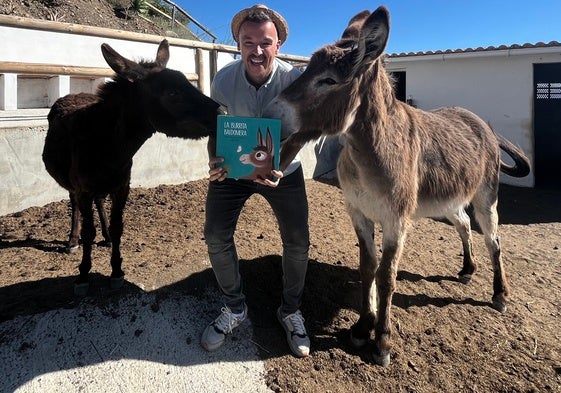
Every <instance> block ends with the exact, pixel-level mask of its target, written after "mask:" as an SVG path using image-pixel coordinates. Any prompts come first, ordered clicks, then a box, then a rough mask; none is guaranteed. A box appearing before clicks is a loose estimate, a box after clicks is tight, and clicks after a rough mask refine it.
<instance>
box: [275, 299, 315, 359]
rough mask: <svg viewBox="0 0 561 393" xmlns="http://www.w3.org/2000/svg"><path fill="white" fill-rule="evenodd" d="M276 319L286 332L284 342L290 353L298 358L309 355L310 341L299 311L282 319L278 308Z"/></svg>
mask: <svg viewBox="0 0 561 393" xmlns="http://www.w3.org/2000/svg"><path fill="white" fill-rule="evenodd" d="M277 318H278V320H279V322H280V324H281V325H282V327H283V328H284V331H285V332H286V340H287V341H288V345H289V346H290V349H291V350H292V353H294V355H296V356H298V357H300V358H302V357H306V356H308V355H309V354H310V339H309V338H308V334H307V333H306V328H305V327H304V317H302V313H301V312H300V310H298V311H296V312H295V313H294V314H289V315H287V316H285V317H283V316H282V315H281V310H280V307H279V308H278V309H277Z"/></svg>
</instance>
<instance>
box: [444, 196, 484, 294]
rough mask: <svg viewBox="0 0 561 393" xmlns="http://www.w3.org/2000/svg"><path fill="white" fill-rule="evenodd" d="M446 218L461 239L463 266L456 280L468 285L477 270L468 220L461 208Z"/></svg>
mask: <svg viewBox="0 0 561 393" xmlns="http://www.w3.org/2000/svg"><path fill="white" fill-rule="evenodd" d="M446 218H448V220H450V221H451V222H452V223H453V224H454V226H455V227H456V231H458V233H459V234H460V238H461V239H462V247H463V249H464V264H463V267H462V270H461V271H460V272H459V273H458V279H459V281H460V282H461V283H464V284H469V283H470V281H471V277H472V275H473V273H475V270H476V269H477V265H476V264H475V262H474V257H473V248H472V240H471V225H470V218H469V216H468V215H467V213H466V211H465V210H464V209H463V208H462V207H460V208H459V209H458V211H456V212H455V213H454V214H451V215H449V216H447V217H446Z"/></svg>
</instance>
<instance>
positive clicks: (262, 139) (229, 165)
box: [216, 115, 281, 180]
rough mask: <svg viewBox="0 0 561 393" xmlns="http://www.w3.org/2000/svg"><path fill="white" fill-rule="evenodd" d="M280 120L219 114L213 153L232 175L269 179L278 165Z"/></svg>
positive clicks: (235, 177) (251, 178)
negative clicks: (220, 158) (214, 151)
mask: <svg viewBox="0 0 561 393" xmlns="http://www.w3.org/2000/svg"><path fill="white" fill-rule="evenodd" d="M280 134H281V121H280V120H279V119H267V118H259V117H240V116H228V115H219V116H218V125H217V133H216V156H217V157H223V158H224V162H222V163H221V166H222V167H224V168H225V170H226V171H227V172H228V177H230V178H233V179H250V180H254V179H257V178H261V179H270V178H271V170H272V169H278V167H279V159H280V157H279V156H280V155H279V149H280Z"/></svg>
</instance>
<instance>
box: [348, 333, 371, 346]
mask: <svg viewBox="0 0 561 393" xmlns="http://www.w3.org/2000/svg"><path fill="white" fill-rule="evenodd" d="M350 340H351V345H352V346H353V347H355V348H362V347H364V346H365V345H366V344H367V343H368V340H367V339H365V338H359V337H355V336H353V330H352V329H351V335H350Z"/></svg>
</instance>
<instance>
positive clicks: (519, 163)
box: [496, 135, 530, 177]
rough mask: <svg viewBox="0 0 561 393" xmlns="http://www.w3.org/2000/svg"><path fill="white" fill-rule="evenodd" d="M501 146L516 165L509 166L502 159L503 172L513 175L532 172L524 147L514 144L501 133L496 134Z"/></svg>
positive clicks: (525, 174)
mask: <svg viewBox="0 0 561 393" xmlns="http://www.w3.org/2000/svg"><path fill="white" fill-rule="evenodd" d="M496 136H497V139H498V141H499V147H500V148H501V150H503V151H504V152H505V153H506V154H508V155H509V156H510V158H512V159H513V161H514V165H513V166H509V165H507V164H505V163H504V162H503V161H501V172H504V173H506V174H507V175H509V176H513V177H524V176H527V175H528V174H529V173H530V160H529V159H528V157H526V155H525V154H524V152H523V151H522V149H520V148H519V147H517V146H515V145H514V144H512V143H511V142H510V141H508V140H506V139H505V138H503V137H502V136H500V135H496Z"/></svg>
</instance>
